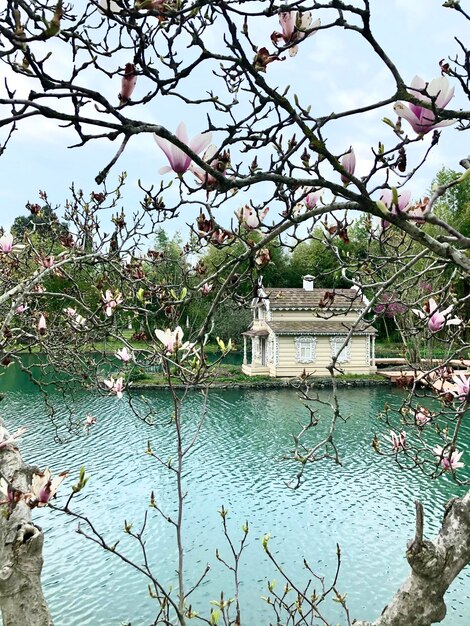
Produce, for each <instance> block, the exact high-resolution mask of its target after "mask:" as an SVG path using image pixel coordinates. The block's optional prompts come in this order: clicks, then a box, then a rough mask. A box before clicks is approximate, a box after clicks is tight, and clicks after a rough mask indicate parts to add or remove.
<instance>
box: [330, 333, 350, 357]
mask: <svg viewBox="0 0 470 626" xmlns="http://www.w3.org/2000/svg"><path fill="white" fill-rule="evenodd" d="M345 339H346V337H330V343H331V356H336V355H337V354H338V352H339V351H340V349H341V346H342V345H343V344H344V340H345ZM349 359H350V354H349V343H347V344H346V345H345V346H344V348H343V349H342V350H341V354H340V355H339V357H338V361H337V362H338V363H347V362H348V361H349Z"/></svg>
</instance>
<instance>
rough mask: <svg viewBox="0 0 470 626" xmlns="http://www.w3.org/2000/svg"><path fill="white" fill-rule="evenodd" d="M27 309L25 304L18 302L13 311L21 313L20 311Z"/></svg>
mask: <svg viewBox="0 0 470 626" xmlns="http://www.w3.org/2000/svg"><path fill="white" fill-rule="evenodd" d="M27 309H29V306H28V305H27V304H19V305H18V306H17V307H16V309H15V313H18V315H21V313H24V312H25V311H26V310H27Z"/></svg>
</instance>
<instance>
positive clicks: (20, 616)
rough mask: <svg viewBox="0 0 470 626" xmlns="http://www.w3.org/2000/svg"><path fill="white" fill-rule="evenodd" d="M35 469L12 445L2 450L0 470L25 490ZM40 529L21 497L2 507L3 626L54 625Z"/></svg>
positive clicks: (0, 588) (0, 585)
mask: <svg viewBox="0 0 470 626" xmlns="http://www.w3.org/2000/svg"><path fill="white" fill-rule="evenodd" d="M32 471H33V470H32V468H30V467H28V466H26V465H25V464H24V462H23V460H22V458H21V456H20V454H19V452H18V451H17V450H16V449H15V448H14V447H12V446H7V447H5V448H2V449H0V472H1V473H2V475H3V476H4V477H5V478H6V479H7V480H8V481H9V482H10V484H11V485H12V486H13V487H14V488H15V489H17V490H18V491H20V492H22V493H27V492H29V491H30V487H31V475H32ZM43 541H44V536H43V532H42V530H41V528H39V526H36V525H35V524H33V522H32V519H31V509H30V507H29V506H28V505H27V504H26V503H25V502H24V501H23V500H19V502H17V503H16V504H14V505H11V504H3V505H2V506H1V507H0V609H1V612H2V619H3V626H52V619H51V616H50V613H49V609H48V608H47V604H46V601H45V599H44V595H43V592H42V588H41V570H42V564H43V558H42V546H43Z"/></svg>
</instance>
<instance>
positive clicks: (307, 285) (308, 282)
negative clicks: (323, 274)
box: [303, 274, 315, 291]
mask: <svg viewBox="0 0 470 626" xmlns="http://www.w3.org/2000/svg"><path fill="white" fill-rule="evenodd" d="M314 278H315V277H314V276H311V275H310V274H307V275H306V276H304V277H303V288H304V291H313V279H314Z"/></svg>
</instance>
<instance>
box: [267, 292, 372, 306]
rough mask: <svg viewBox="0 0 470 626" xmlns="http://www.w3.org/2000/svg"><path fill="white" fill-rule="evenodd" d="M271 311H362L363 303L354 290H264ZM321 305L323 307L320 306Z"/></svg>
mask: <svg viewBox="0 0 470 626" xmlns="http://www.w3.org/2000/svg"><path fill="white" fill-rule="evenodd" d="M265 292H266V294H267V296H268V300H269V306H270V308H271V309H317V308H320V309H324V310H329V309H331V310H337V309H343V310H345V309H346V310H348V309H362V308H363V307H364V306H365V303H364V301H363V299H362V297H361V295H360V294H358V293H357V291H356V290H355V289H331V288H330V289H328V288H324V289H314V290H313V291H305V289H302V288H300V289H294V288H279V289H277V288H270V289H266V290H265ZM322 305H323V306H322Z"/></svg>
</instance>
